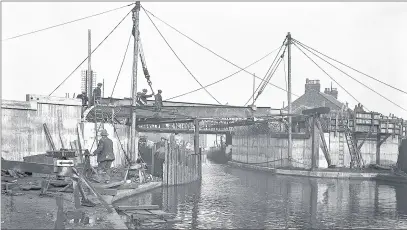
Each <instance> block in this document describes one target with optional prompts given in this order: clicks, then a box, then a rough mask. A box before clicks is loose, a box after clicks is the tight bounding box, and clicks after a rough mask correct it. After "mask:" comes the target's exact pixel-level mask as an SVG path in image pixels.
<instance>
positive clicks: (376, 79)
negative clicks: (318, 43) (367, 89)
mask: <svg viewBox="0 0 407 230" xmlns="http://www.w3.org/2000/svg"><path fill="white" fill-rule="evenodd" d="M293 40H294V41H295V42H298V43H299V44H301V45H303V46H305V47H307V48H309V49H312V50H314V51H315V52H317V53H319V54H321V55H322V56H325V57H327V58H329V59H331V60H333V61H335V62H338V63H339V64H341V65H344V66H346V67H348V68H349V69H351V70H354V71H356V72H358V73H360V74H362V75H365V76H366V77H369V78H371V79H373V80H375V81H378V82H380V83H382V84H384V85H386V86H388V87H390V88H393V89H395V90H397V91H399V92H402V93H405V94H407V92H406V91H403V90H401V89H398V88H396V87H394V86H392V85H390V84H387V83H385V82H383V81H380V80H379V79H376V78H374V77H372V76H369V75H367V74H365V73H363V72H361V71H359V70H357V69H354V68H352V67H350V66H348V65H346V64H344V63H342V62H340V61H337V60H335V59H334V58H331V57H329V56H327V55H325V54H323V53H321V52H319V51H318V50H315V49H313V48H311V47H309V46H307V45H305V44H304V43H302V42H300V41H297V40H295V39H293Z"/></svg>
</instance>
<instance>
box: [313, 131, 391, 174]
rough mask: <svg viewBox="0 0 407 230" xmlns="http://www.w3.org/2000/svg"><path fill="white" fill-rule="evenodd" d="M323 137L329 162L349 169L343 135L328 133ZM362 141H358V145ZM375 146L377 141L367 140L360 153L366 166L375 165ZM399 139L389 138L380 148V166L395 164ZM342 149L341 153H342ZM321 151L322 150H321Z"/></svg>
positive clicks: (348, 155)
mask: <svg viewBox="0 0 407 230" xmlns="http://www.w3.org/2000/svg"><path fill="white" fill-rule="evenodd" d="M324 137H325V140H326V143H327V147H328V149H329V154H330V156H331V161H332V164H333V165H336V166H338V167H349V166H350V161H351V157H350V153H349V147H348V144H347V143H346V139H345V133H343V132H337V133H335V132H330V133H324ZM361 142H362V140H359V141H358V144H360V143H361ZM376 146H377V140H376V137H375V138H374V139H372V138H370V139H367V140H366V141H365V142H364V144H363V145H362V148H361V149H360V152H361V154H362V158H363V160H364V162H365V164H366V165H369V164H376ZM398 148H399V138H398V136H396V135H395V136H390V137H388V138H387V139H386V141H385V142H383V144H382V145H381V146H380V165H382V166H392V165H395V164H396V163H397V158H398V153H399V150H398ZM342 149H343V151H342ZM321 151H322V150H321Z"/></svg>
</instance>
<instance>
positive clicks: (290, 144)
mask: <svg viewBox="0 0 407 230" xmlns="http://www.w3.org/2000/svg"><path fill="white" fill-rule="evenodd" d="M287 51H288V87H287V88H288V90H287V99H288V114H291V34H290V32H288V34H287ZM291 125H292V124H291V116H289V117H288V159H290V160H291V158H292V139H291V138H292V136H291ZM290 160H289V161H288V164H289V165H291V161H290Z"/></svg>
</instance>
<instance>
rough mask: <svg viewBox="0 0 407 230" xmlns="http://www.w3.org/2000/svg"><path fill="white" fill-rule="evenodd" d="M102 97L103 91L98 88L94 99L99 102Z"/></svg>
mask: <svg viewBox="0 0 407 230" xmlns="http://www.w3.org/2000/svg"><path fill="white" fill-rule="evenodd" d="M101 96H102V90H101V89H100V88H99V87H96V88H95V89H94V90H93V98H94V99H95V100H99V99H100V97H101Z"/></svg>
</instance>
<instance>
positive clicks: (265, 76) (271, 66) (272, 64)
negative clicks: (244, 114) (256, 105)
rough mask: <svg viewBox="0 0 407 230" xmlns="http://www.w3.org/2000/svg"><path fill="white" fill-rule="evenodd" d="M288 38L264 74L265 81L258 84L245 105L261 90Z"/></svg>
mask: <svg viewBox="0 0 407 230" xmlns="http://www.w3.org/2000/svg"><path fill="white" fill-rule="evenodd" d="M286 40H287V38H285V39H284V41H283V44H282V45H281V46H280V50H279V51H278V53H277V55H276V56H275V57H274V60H273V62H272V63H271V65H270V67H269V69H268V70H267V72H266V74H265V75H264V77H263V81H262V82H261V83H260V84H259V85H258V86H257V88H256V90H255V91H254V93H253V94H252V95H251V96H250V98H249V100H248V101H247V102H246V104H244V106H246V105H247V103H249V101H250V99H252V98H253V97H254V94H255V93H256V92H257V91H258V90H259V88H260V87H261V86H262V84H264V82H266V80H265V79H267V76H268V74H269V72H270V70H271V69H272V68H273V66H274V62H275V61H276V60H277V57H278V56H279V54H280V51H281V49H282V48H283V46H284V43H285V41H286Z"/></svg>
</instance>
